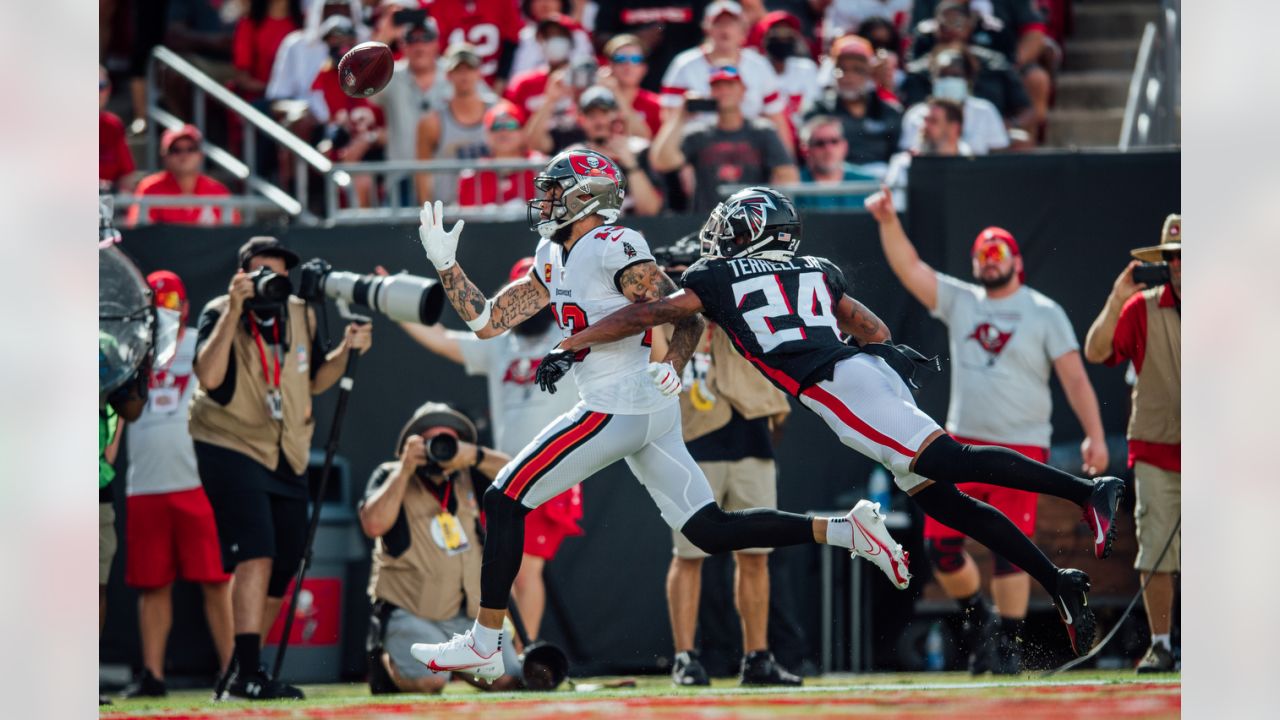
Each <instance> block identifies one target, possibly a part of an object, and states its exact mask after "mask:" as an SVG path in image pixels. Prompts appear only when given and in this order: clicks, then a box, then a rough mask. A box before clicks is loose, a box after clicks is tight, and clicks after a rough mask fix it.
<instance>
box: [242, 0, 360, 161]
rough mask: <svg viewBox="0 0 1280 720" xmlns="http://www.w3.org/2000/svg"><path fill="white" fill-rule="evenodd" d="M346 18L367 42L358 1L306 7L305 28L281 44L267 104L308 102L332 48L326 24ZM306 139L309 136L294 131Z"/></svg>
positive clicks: (316, 0) (317, 1) (332, 0)
mask: <svg viewBox="0 0 1280 720" xmlns="http://www.w3.org/2000/svg"><path fill="white" fill-rule="evenodd" d="M334 16H341V17H345V18H347V20H349V21H350V22H351V23H352V26H353V27H354V28H355V33H356V38H357V39H364V38H366V37H368V35H369V29H368V28H366V27H365V26H364V24H363V23H362V21H361V18H362V17H363V15H362V14H361V8H360V2H359V0H312V2H311V3H310V4H308V5H307V11H306V26H305V27H303V28H302V29H300V30H294V31H293V32H291V33H289V34H288V35H285V36H284V39H283V40H281V41H280V47H279V48H277V49H276V59H275V62H274V63H272V65H271V79H270V80H269V81H268V82H267V89H266V96H267V99H268V100H309V99H310V98H311V84H312V83H313V82H315V79H316V75H317V74H319V72H320V69H321V68H323V67H324V64H325V62H327V61H328V60H329V45H328V44H327V43H326V42H325V41H324V31H323V30H322V29H321V28H322V26H323V24H324V23H325V22H326V21H327V20H328V19H329V18H331V17H334ZM295 133H297V134H298V136H299V137H301V138H303V139H310V135H309V134H307V133H304V132H299V131H296V130H295Z"/></svg>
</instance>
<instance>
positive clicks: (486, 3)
mask: <svg viewBox="0 0 1280 720" xmlns="http://www.w3.org/2000/svg"><path fill="white" fill-rule="evenodd" d="M422 6H423V7H425V8H426V9H427V12H428V14H430V15H431V17H433V18H435V19H436V24H437V25H439V26H440V51H441V54H443V53H444V50H445V49H446V48H448V47H449V46H450V45H453V44H454V43H459V42H468V43H471V44H472V45H474V46H475V48H476V53H477V54H479V55H480V58H481V59H482V60H483V61H484V63H483V64H482V65H481V66H480V72H481V74H483V75H484V80H485V82H487V83H489V84H490V85H492V84H493V81H494V79H495V78H496V76H497V74H498V58H499V57H500V56H501V55H502V44H503V43H511V44H512V45H516V44H518V43H519V42H520V28H521V27H522V26H523V25H524V22H523V21H522V20H521V15H520V3H519V2H517V1H516V0H423V2H422Z"/></svg>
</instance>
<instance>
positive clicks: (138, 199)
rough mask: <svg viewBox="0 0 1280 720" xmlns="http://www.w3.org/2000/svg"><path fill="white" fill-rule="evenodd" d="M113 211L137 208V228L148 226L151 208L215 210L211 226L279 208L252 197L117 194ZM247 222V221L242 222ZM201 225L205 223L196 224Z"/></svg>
mask: <svg viewBox="0 0 1280 720" xmlns="http://www.w3.org/2000/svg"><path fill="white" fill-rule="evenodd" d="M111 197H112V201H113V202H114V203H115V207H116V209H117V212H119V213H121V214H127V213H128V212H129V211H130V208H131V207H132V206H134V205H136V206H137V207H138V221H137V224H138V225H150V224H151V213H149V212H147V211H148V210H149V209H151V208H153V207H160V208H174V207H176V208H193V207H194V208H216V209H218V210H220V211H221V213H220V217H219V219H218V221H217V222H214V223H209V224H213V225H232V224H235V213H234V212H233V211H235V210H239V211H241V214H242V215H243V216H244V218H246V219H248V218H252V217H253V213H254V212H255V211H258V210H275V209H278V208H279V206H278V205H276V203H274V202H272V201H271V200H268V199H267V198H263V197H255V196H253V195H131V194H128V193H118V194H116V195H112V196H111ZM246 221H247V220H246ZM200 224H205V223H200Z"/></svg>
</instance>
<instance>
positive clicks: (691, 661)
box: [671, 650, 711, 687]
mask: <svg viewBox="0 0 1280 720" xmlns="http://www.w3.org/2000/svg"><path fill="white" fill-rule="evenodd" d="M671 682H673V683H675V684H676V685H677V686H679V687H706V686H708V685H710V684H711V678H708V677H707V669H706V668H704V667H702V661H701V660H699V659H698V653H697V651H696V650H689V651H687V652H678V653H676V661H675V663H674V664H673V665H672V666H671Z"/></svg>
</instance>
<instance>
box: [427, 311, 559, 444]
mask: <svg viewBox="0 0 1280 720" xmlns="http://www.w3.org/2000/svg"><path fill="white" fill-rule="evenodd" d="M449 335H450V337H453V338H454V339H456V340H457V341H458V344H459V346H460V347H461V349H462V359H463V364H464V366H465V367H466V369H467V374H468V375H482V376H484V377H485V378H486V380H487V382H488V385H489V415H490V417H492V419H493V442H494V444H493V446H494V448H496V449H497V450H499V451H501V452H504V453H506V454H508V455H510V456H512V457H515V455H516V453H518V452H520V451H521V450H522V449H524V447H525V446H526V445H528V444H529V443H530V442H531V441H532V440H533V439H534V437H536V436H537V435H538V433H539V432H542V430H543V428H545V427H546V426H547V425H549V424H551V421H552V420H554V419H556V418H557V417H559V416H561V415H563V414H564V413H566V412H568V411H569V410H570V409H572V408H573V406H574V405H576V404H577V402H578V387H577V385H575V384H574V382H573V378H572V377H566V378H565V379H564V380H562V381H560V383H558V384H557V385H556V392H555V394H552V393H547V392H542V391H541V390H540V389H538V382H537V380H536V379H535V373H536V371H537V370H538V363H539V362H541V361H542V358H543V357H545V356H546V354H547V353H548V352H550V351H551V348H553V347H555V346H556V343H558V342H560V339H561V337H562V335H561V334H560V330H559V329H558V328H556V327H554V326H552V327H551V328H549V329H548V331H547V332H545V333H543V334H542V335H539V336H534V337H524V336H521V335H517V334H516V333H514V332H507V333H503V334H502V335H499V336H498V337H495V338H489V339H488V340H481V339H480V338H478V337H476V336H475V335H474V334H473V333H470V332H457V331H450V332H449Z"/></svg>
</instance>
